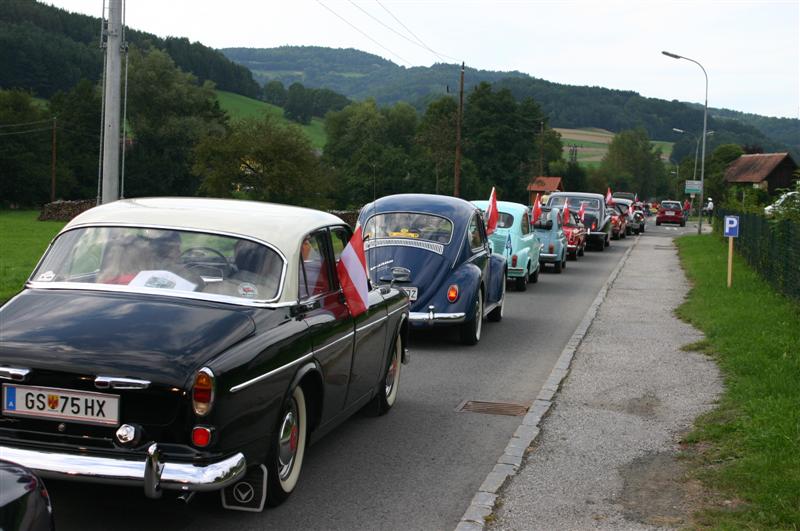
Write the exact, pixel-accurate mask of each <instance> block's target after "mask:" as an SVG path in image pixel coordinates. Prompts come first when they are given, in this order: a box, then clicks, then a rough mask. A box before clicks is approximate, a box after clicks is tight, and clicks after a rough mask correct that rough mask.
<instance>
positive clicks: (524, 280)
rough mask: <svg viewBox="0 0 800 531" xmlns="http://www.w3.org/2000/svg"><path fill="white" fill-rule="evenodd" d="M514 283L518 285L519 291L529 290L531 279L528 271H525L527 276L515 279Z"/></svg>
mask: <svg viewBox="0 0 800 531" xmlns="http://www.w3.org/2000/svg"><path fill="white" fill-rule="evenodd" d="M514 281H515V283H516V288H517V291H526V290H527V289H528V282H530V281H531V277H530V274H529V273H528V271H527V270H525V276H524V277H517V278H515V279H514Z"/></svg>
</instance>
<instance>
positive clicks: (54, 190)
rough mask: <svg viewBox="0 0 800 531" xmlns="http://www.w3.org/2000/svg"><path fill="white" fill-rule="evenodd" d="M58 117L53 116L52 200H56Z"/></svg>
mask: <svg viewBox="0 0 800 531" xmlns="http://www.w3.org/2000/svg"><path fill="white" fill-rule="evenodd" d="M57 120H58V118H56V117H55V116H54V117H53V149H52V156H51V158H50V202H51V203H52V202H54V201H55V200H56V122H57Z"/></svg>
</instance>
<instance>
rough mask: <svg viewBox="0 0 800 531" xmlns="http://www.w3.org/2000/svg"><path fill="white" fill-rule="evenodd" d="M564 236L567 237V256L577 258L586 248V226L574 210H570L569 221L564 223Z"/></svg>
mask: <svg viewBox="0 0 800 531" xmlns="http://www.w3.org/2000/svg"><path fill="white" fill-rule="evenodd" d="M563 228H564V236H566V237H567V256H568V257H570V258H572V259H573V260H577V259H578V257H579V256H583V252H584V251H585V250H586V227H584V225H583V223H582V222H581V220H580V218H578V215H577V214H576V213H575V212H572V211H570V213H569V221H568V222H567V223H565V224H564V226H563Z"/></svg>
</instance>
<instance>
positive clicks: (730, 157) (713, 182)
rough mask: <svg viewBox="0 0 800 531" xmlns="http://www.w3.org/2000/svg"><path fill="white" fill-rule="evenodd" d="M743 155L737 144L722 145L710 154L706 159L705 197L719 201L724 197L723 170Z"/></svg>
mask: <svg viewBox="0 0 800 531" xmlns="http://www.w3.org/2000/svg"><path fill="white" fill-rule="evenodd" d="M743 153H744V152H743V151H742V148H741V146H739V145H737V144H723V145H721V146H719V147H718V148H717V149H715V150H714V152H713V153H711V156H710V157H708V158H707V159H706V175H705V182H704V187H705V193H704V195H705V197H707V198H708V197H717V198H720V199H721V198H722V197H724V196H725V188H726V187H725V170H726V169H728V166H729V165H730V163H731V162H733V161H734V160H736V159H738V158H739V157H740V156H741V155H742V154H743ZM699 172H700V170H699V169H698V173H699ZM718 200H719V199H718Z"/></svg>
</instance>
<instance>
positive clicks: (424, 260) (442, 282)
mask: <svg viewBox="0 0 800 531" xmlns="http://www.w3.org/2000/svg"><path fill="white" fill-rule="evenodd" d="M359 223H360V224H361V226H362V227H363V228H364V229H363V230H364V249H365V250H366V259H367V265H368V266H369V271H370V277H371V280H372V282H373V283H374V284H376V285H387V284H391V285H394V286H402V288H403V289H404V290H405V291H406V292H408V293H409V297H410V299H411V314H410V317H409V320H410V322H411V326H412V327H415V328H427V327H431V326H454V325H455V326H457V327H458V328H459V335H460V340H461V342H462V343H464V344H466V345H475V344H476V343H478V341H480V338H481V330H482V327H483V319H484V318H487V319H488V320H490V321H500V320H501V319H502V318H503V308H504V303H505V293H506V291H505V290H506V258H505V256H503V255H500V254H494V253H492V252H491V249H490V246H489V239H488V237H487V234H486V228H485V226H484V222H483V214H482V212H481V210H480V209H479V208H478V207H477V206H475V205H473V204H472V203H470V202H468V201H464V200H463V199H459V198H457V197H449V196H442V195H428V194H399V195H390V196H386V197H382V198H380V199H378V200H377V201H374V202H372V203H370V204H368V205H366V206H364V207H363V208H362V209H361V213H360V214H359Z"/></svg>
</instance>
